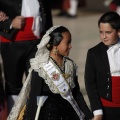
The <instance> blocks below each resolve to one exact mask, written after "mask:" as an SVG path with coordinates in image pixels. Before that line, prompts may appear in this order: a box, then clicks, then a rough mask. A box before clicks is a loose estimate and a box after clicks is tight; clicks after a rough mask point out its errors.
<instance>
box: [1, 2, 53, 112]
mask: <svg viewBox="0 0 120 120" xmlns="http://www.w3.org/2000/svg"><path fill="white" fill-rule="evenodd" d="M0 11H2V12H3V13H5V14H6V16H7V17H8V19H6V20H4V21H0V43H1V56H2V59H3V67H4V75H5V90H6V95H7V97H8V110H9V111H10V109H11V107H12V105H13V104H14V101H15V99H16V98H17V95H18V94H19V92H20V90H21V88H22V85H23V81H22V80H23V75H24V73H25V74H26V75H27V73H28V69H29V59H30V58H31V57H33V56H34V52H35V51H36V50H37V48H36V45H37V44H38V43H39V42H40V40H41V37H42V35H43V34H44V33H45V31H46V30H47V29H48V28H50V27H51V26H52V16H51V6H50V2H49V1H48V0H31V1H27V0H23V1H22V0H17V1H16V0H5V1H4V0H0ZM9 105H10V106H9Z"/></svg>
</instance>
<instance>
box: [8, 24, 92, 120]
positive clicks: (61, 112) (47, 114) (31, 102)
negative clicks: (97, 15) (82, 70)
mask: <svg viewBox="0 0 120 120" xmlns="http://www.w3.org/2000/svg"><path fill="white" fill-rule="evenodd" d="M71 47H72V46H71V34H70V32H69V30H68V29H67V28H66V27H64V26H60V25H58V26H53V27H51V28H50V29H49V30H48V31H47V32H46V34H45V35H44V36H43V38H42V40H41V42H40V44H38V46H37V48H38V50H37V52H36V54H35V58H32V59H31V60H30V64H31V68H30V69H29V75H28V76H27V79H26V81H25V83H24V86H23V88H22V90H21V92H20V94H19V96H18V100H17V101H16V103H15V105H14V106H13V108H12V111H11V112H10V114H9V116H8V119H7V120H17V119H18V116H19V113H20V112H21V110H22V109H23V108H25V111H24V116H23V118H22V119H23V120H27V119H29V120H34V119H35V113H36V109H37V99H36V98H37V96H41V95H43V96H46V95H47V96H48V99H47V100H46V101H45V103H44V106H43V107H42V108H41V112H40V115H39V117H38V120H61V119H63V120H73V119H74V120H84V119H83V116H84V115H85V119H86V120H89V119H90V118H92V114H91V112H90V110H89V109H88V107H87V105H86V103H85V101H84V98H83V96H82V94H81V92H80V88H79V84H78V81H77V75H76V68H77V67H76V65H75V63H74V62H73V61H72V60H71V59H70V58H68V55H69V51H70V49H71ZM49 62H51V63H53V66H54V68H55V69H56V70H58V73H59V71H60V74H61V75H62V77H63V81H65V82H66V83H67V84H68V86H67V87H68V91H67V92H66V93H67V94H69V93H70V92H71V96H72V95H73V96H72V97H73V101H75V102H74V103H76V104H74V103H71V102H69V100H68V101H66V100H65V95H64V93H61V92H60V90H59V88H58V87H57V86H56V85H55V84H54V82H52V81H51V78H50V77H49V75H48V74H47V72H46V71H45V70H44V69H43V68H44V66H45V65H46V64H48V63H49ZM51 63H50V64H51ZM58 73H55V74H54V75H53V78H54V80H56V81H57V80H58V81H59V77H60V74H58ZM65 89H66V88H65ZM65 89H64V90H65ZM66 93H65V94H66ZM74 99H75V100H74ZM69 103H70V104H69ZM72 107H73V108H72ZM78 107H80V109H81V110H82V112H83V113H79V112H81V110H80V109H78ZM78 116H79V117H78ZM22 119H21V120H22Z"/></svg>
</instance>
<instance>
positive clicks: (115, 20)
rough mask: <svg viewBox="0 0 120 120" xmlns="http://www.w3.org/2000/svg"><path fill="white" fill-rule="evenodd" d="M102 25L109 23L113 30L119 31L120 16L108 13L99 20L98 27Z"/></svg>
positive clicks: (111, 12)
mask: <svg viewBox="0 0 120 120" xmlns="http://www.w3.org/2000/svg"><path fill="white" fill-rule="evenodd" d="M100 23H109V24H110V25H111V27H112V28H113V29H115V30H119V29H120V16H119V14H117V13H116V12H113V11H109V12H106V13H105V14H103V15H102V16H101V17H100V19H99V20H98V27H100Z"/></svg>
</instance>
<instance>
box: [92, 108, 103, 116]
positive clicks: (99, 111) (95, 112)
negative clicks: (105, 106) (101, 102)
mask: <svg viewBox="0 0 120 120" xmlns="http://www.w3.org/2000/svg"><path fill="white" fill-rule="evenodd" d="M93 114H94V116H95V115H103V111H102V110H101V109H99V110H95V111H93Z"/></svg>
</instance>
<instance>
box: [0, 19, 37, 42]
mask: <svg viewBox="0 0 120 120" xmlns="http://www.w3.org/2000/svg"><path fill="white" fill-rule="evenodd" d="M32 24H33V17H28V18H25V26H24V28H23V29H21V30H19V31H18V33H17V35H16V36H15V38H14V40H12V41H25V40H34V39H37V37H36V36H35V35H34V34H33V31H32ZM1 42H10V40H8V39H6V38H4V37H2V36H1Z"/></svg>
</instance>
